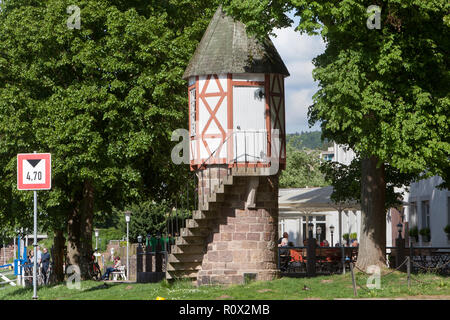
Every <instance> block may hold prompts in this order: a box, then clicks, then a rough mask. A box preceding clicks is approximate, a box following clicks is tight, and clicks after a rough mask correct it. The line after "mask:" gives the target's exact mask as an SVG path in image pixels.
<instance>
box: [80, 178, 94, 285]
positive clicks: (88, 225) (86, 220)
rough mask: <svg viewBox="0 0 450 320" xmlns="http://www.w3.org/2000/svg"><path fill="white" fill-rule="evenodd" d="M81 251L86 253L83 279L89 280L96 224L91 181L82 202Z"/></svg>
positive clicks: (86, 183) (86, 186)
mask: <svg viewBox="0 0 450 320" xmlns="http://www.w3.org/2000/svg"><path fill="white" fill-rule="evenodd" d="M81 207H82V210H81V223H80V228H81V250H82V252H83V253H84V254H83V258H85V259H86V260H85V261H83V264H82V266H81V275H82V278H84V279H87V278H88V277H89V274H90V273H89V266H90V264H91V257H92V250H93V249H92V230H93V227H94V225H93V223H94V188H93V186H92V183H91V182H90V181H86V182H85V183H84V188H83V201H82V202H81Z"/></svg>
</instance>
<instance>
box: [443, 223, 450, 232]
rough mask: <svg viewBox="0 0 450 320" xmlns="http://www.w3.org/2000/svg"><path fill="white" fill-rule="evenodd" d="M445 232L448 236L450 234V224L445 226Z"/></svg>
mask: <svg viewBox="0 0 450 320" xmlns="http://www.w3.org/2000/svg"><path fill="white" fill-rule="evenodd" d="M444 232H445V233H447V234H450V224H448V225H446V226H445V228H444Z"/></svg>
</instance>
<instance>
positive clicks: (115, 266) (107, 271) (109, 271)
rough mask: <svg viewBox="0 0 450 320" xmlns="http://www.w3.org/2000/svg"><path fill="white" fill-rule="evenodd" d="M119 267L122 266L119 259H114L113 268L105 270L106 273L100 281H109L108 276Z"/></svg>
mask: <svg viewBox="0 0 450 320" xmlns="http://www.w3.org/2000/svg"><path fill="white" fill-rule="evenodd" d="M121 265H122V264H121V262H120V257H116V259H115V261H114V266H113V267H109V268H107V269H106V272H105V274H104V275H103V277H102V280H105V279H106V280H109V274H110V273H111V272H114V271H119V270H118V269H117V268H119V267H120V266H121Z"/></svg>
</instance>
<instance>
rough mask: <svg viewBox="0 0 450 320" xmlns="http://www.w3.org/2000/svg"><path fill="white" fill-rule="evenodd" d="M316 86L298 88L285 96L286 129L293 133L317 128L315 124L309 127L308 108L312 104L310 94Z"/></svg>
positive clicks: (314, 90) (312, 93)
mask: <svg viewBox="0 0 450 320" xmlns="http://www.w3.org/2000/svg"><path fill="white" fill-rule="evenodd" d="M316 90H317V88H315V87H314V88H310V89H300V90H297V91H293V92H291V94H289V95H287V96H286V131H287V133H295V132H300V131H310V130H319V129H320V126H319V125H317V124H316V125H315V126H314V127H313V128H309V125H308V108H309V106H310V105H311V104H312V96H313V95H314V93H315V92H316Z"/></svg>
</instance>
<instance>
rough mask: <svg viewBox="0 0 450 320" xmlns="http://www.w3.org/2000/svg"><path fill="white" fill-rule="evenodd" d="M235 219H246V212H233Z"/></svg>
mask: <svg viewBox="0 0 450 320" xmlns="http://www.w3.org/2000/svg"><path fill="white" fill-rule="evenodd" d="M235 215H236V218H245V217H247V212H245V210H235Z"/></svg>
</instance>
